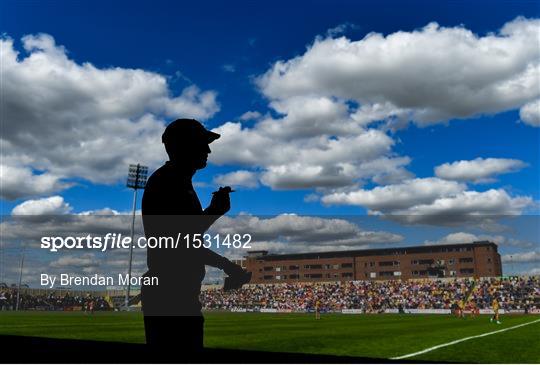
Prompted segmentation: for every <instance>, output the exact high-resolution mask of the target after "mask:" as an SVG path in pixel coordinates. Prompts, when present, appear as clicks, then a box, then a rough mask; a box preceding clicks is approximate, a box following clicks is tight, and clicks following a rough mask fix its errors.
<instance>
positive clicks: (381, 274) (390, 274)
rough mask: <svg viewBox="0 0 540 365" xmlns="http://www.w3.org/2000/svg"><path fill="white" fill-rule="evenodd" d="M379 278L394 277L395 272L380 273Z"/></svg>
mask: <svg viewBox="0 0 540 365" xmlns="http://www.w3.org/2000/svg"><path fill="white" fill-rule="evenodd" d="M379 276H381V277H386V276H394V272H393V271H379Z"/></svg>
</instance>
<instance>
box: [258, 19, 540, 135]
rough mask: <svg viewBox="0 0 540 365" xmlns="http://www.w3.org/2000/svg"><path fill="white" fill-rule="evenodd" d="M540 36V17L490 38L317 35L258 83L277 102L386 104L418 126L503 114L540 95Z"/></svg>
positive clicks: (440, 31)
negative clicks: (307, 98) (317, 99)
mask: <svg viewBox="0 0 540 365" xmlns="http://www.w3.org/2000/svg"><path fill="white" fill-rule="evenodd" d="M539 32H540V20H538V19H524V18H517V19H515V20H513V21H511V22H508V23H506V24H504V25H503V27H502V28H501V29H500V30H499V31H498V32H497V33H489V34H487V35H484V36H479V35H476V34H474V33H473V32H471V31H470V30H468V29H466V28H464V27H441V26H439V25H438V24H436V23H430V24H428V25H427V26H425V27H424V28H421V29H418V30H415V31H410V32H408V31H399V32H395V33H392V34H388V35H387V36H383V35H382V34H379V33H370V34H368V35H367V36H366V37H365V38H364V39H362V40H359V41H353V40H350V39H347V38H346V37H340V38H336V39H334V38H326V39H321V38H317V39H316V40H315V42H314V43H313V44H312V45H311V46H310V47H309V48H308V50H307V51H306V52H305V53H304V54H303V55H300V56H298V57H296V58H293V59H290V60H284V61H279V62H276V63H275V64H274V65H273V67H272V68H271V69H270V70H269V71H268V72H266V73H265V74H264V75H263V76H261V77H260V78H259V79H258V85H259V87H260V88H261V90H262V92H263V93H264V94H265V95H266V96H267V97H269V98H270V99H275V100H281V99H288V98H291V97H297V96H302V95H312V96H325V97H330V96H333V97H337V98H343V99H345V100H352V101H355V102H358V103H360V104H361V105H375V104H381V103H382V104H385V103H387V104H388V105H391V106H393V109H394V110H395V111H397V112H398V113H401V114H402V113H404V112H406V113H407V114H408V117H409V118H410V119H412V120H414V121H415V122H416V123H418V124H419V125H427V124H432V123H440V122H446V121H448V120H449V119H452V118H469V117H472V116H475V115H478V114H484V113H497V112H500V111H504V110H509V109H516V108H520V107H522V106H523V105H524V104H526V103H529V102H531V101H532V100H536V99H538V97H539V96H540V87H539V72H540V62H539V60H540V47H536V46H534V45H537V44H538V33H539ZM531 45H533V46H531ZM391 115H392V114H388V115H387V117H389V116H391Z"/></svg>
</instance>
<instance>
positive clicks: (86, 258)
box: [49, 253, 99, 268]
mask: <svg viewBox="0 0 540 365" xmlns="http://www.w3.org/2000/svg"><path fill="white" fill-rule="evenodd" d="M49 266H50V267H55V268H66V267H69V268H74V267H78V268H89V267H97V266H99V261H98V260H97V259H96V257H95V255H94V254H93V253H84V254H81V255H76V254H73V255H64V256H62V257H60V258H58V259H56V260H54V261H51V262H50V263H49Z"/></svg>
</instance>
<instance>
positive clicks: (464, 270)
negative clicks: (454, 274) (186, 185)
mask: <svg viewBox="0 0 540 365" xmlns="http://www.w3.org/2000/svg"><path fill="white" fill-rule="evenodd" d="M459 273H460V274H474V269H468V268H467V269H460V270H459Z"/></svg>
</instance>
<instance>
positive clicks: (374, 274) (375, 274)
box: [369, 272, 377, 279]
mask: <svg viewBox="0 0 540 365" xmlns="http://www.w3.org/2000/svg"><path fill="white" fill-rule="evenodd" d="M369 277H370V278H371V279H374V278H376V277H377V273H376V272H370V273H369Z"/></svg>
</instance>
